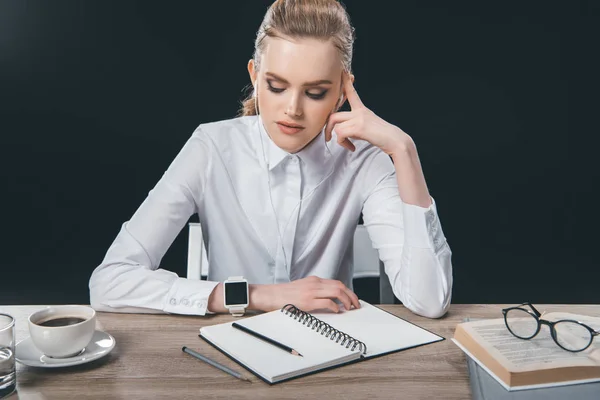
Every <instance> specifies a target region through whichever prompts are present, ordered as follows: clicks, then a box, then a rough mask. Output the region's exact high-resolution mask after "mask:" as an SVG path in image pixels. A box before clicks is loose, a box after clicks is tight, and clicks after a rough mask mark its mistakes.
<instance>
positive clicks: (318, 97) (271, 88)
mask: <svg viewBox="0 0 600 400" xmlns="http://www.w3.org/2000/svg"><path fill="white" fill-rule="evenodd" d="M267 87H268V89H269V91H271V92H273V93H281V92H283V91H284V90H285V88H276V87H274V86H273V85H272V84H271V80H267ZM327 92H328V91H327V90H324V91H322V92H320V93H311V92H308V91H307V92H306V95H307V96H308V97H310V98H311V99H313V100H321V99H323V98H324V97H325V95H326V94H327Z"/></svg>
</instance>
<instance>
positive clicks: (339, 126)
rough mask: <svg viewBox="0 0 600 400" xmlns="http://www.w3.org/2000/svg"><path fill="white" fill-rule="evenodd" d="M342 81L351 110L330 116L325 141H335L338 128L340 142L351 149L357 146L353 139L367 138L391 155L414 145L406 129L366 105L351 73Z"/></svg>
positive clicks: (346, 74) (345, 75)
mask: <svg viewBox="0 0 600 400" xmlns="http://www.w3.org/2000/svg"><path fill="white" fill-rule="evenodd" d="M342 84H343V90H344V94H345V96H346V98H347V99H348V103H350V108H351V111H340V112H336V113H333V114H331V115H330V116H329V119H328V120H327V127H326V128H325V140H327V141H328V142H329V141H330V140H331V131H332V130H333V129H334V128H335V133H336V135H337V142H338V143H339V144H340V145H341V146H343V147H345V148H347V149H348V150H350V151H354V150H355V149H356V148H355V146H354V144H353V143H352V142H351V141H350V140H349V139H361V140H366V141H367V142H369V143H371V144H372V145H373V146H377V147H379V148H380V149H381V150H382V151H384V152H385V153H386V154H389V155H391V156H393V155H394V153H396V152H398V151H403V150H405V149H406V148H408V147H410V146H414V142H413V141H412V138H411V137H410V136H408V135H407V134H406V133H405V132H404V131H402V129H400V128H398V127H397V126H394V125H392V124H390V123H389V122H386V121H384V120H383V119H382V118H380V117H378V116H377V115H376V114H375V113H374V112H373V111H371V110H369V109H368V108H367V107H366V106H365V105H364V104H363V102H362V101H361V100H360V97H358V93H357V92H356V89H354V85H353V84H352V80H351V78H350V76H349V74H348V73H347V72H345V73H344V75H343V83H342Z"/></svg>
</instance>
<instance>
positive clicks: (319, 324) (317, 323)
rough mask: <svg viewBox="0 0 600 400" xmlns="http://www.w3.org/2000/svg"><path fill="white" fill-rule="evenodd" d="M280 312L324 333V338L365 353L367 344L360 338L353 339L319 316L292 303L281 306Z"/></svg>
mask: <svg viewBox="0 0 600 400" xmlns="http://www.w3.org/2000/svg"><path fill="white" fill-rule="evenodd" d="M281 312H282V313H285V314H286V315H288V316H290V317H293V318H294V319H295V320H298V322H300V323H302V325H305V326H307V327H308V328H311V329H312V330H314V331H317V332H318V333H320V334H321V335H325V337H326V338H329V339H331V340H335V342H336V343H339V344H340V345H341V346H344V345H346V348H350V346H352V349H351V350H354V349H356V348H357V347H358V348H359V349H360V350H361V352H362V354H365V353H366V352H367V345H366V344H364V343H363V342H361V341H360V340H358V339H355V338H353V337H352V336H350V335H348V334H346V333H344V332H342V331H339V330H337V329H335V328H334V327H332V326H331V325H329V324H328V323H326V322H324V321H322V320H320V319H319V318H317V317H315V316H314V315H312V314H310V313H308V312H306V311H302V310H301V309H299V308H298V307H296V306H295V305H293V304H287V305H285V306H283V307H282V308H281Z"/></svg>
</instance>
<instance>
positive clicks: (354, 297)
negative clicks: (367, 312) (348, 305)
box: [346, 288, 360, 308]
mask: <svg viewBox="0 0 600 400" xmlns="http://www.w3.org/2000/svg"><path fill="white" fill-rule="evenodd" d="M346 293H348V296H349V297H350V300H351V301H352V305H353V306H354V308H360V301H359V300H358V296H357V295H356V293H354V292H353V291H352V290H350V288H346Z"/></svg>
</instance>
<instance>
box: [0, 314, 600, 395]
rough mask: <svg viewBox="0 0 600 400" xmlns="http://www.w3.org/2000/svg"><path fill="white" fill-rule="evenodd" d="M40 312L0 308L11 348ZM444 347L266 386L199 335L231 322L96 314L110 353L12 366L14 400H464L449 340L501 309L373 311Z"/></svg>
mask: <svg viewBox="0 0 600 400" xmlns="http://www.w3.org/2000/svg"><path fill="white" fill-rule="evenodd" d="M42 307H44V306H0V312H3V313H8V314H11V315H12V316H14V317H15V318H16V320H17V322H16V335H17V342H18V341H20V340H22V339H24V338H26V337H27V336H28V328H27V317H28V316H29V314H31V313H32V312H33V311H35V310H38V309H40V308H42ZM379 307H381V308H383V309H384V310H387V311H389V312H391V313H393V314H396V315H398V316H400V317H402V318H405V319H406V320H408V321H411V322H413V323H415V324H417V325H419V326H422V327H424V328H426V329H429V330H431V331H433V332H435V333H437V334H439V335H441V336H444V337H445V338H446V339H447V340H444V341H442V342H438V343H433V344H430V345H426V346H421V347H418V348H414V349H410V350H406V351H402V352H398V353H394V354H390V355H386V356H383V357H379V358H375V359H372V360H369V361H366V362H362V363H357V364H351V365H347V366H344V367H341V368H336V369H332V370H329V371H324V372H321V373H318V374H313V375H310V376H306V377H302V378H298V379H295V380H291V381H288V382H284V383H280V384H276V385H268V384H267V383H264V382H263V381H262V380H260V379H258V378H257V377H256V376H253V375H251V374H250V373H249V372H248V371H246V370H244V369H243V368H242V367H241V366H239V365H238V364H236V363H235V362H233V361H232V360H230V359H229V358H227V357H226V356H225V355H223V354H221V353H220V352H219V351H217V350H216V349H214V348H213V347H211V346H210V345H208V344H207V343H206V342H204V341H203V340H201V339H200V338H199V337H198V333H199V332H198V330H199V328H200V327H202V326H204V325H212V324H217V323H222V322H227V321H230V320H231V319H232V317H230V316H227V315H212V316H208V317H193V316H182V315H155V314H154V315H148V314H117V313H98V315H97V318H98V327H97V328H98V329H101V330H104V331H106V332H109V333H110V334H112V335H113V336H114V337H115V339H116V341H117V344H116V347H115V349H114V350H113V351H112V352H111V353H110V354H109V355H108V356H105V357H104V358H101V359H99V360H96V361H93V362H91V363H88V364H83V365H80V366H74V367H68V368H56V369H54V368H52V369H50V368H48V369H46V368H33V367H28V366H25V365H21V364H18V366H17V382H18V384H17V392H16V393H15V394H13V395H11V396H9V397H8V398H9V399H11V400H14V399H35V400H43V399H66V400H67V399H151V398H174V399H198V398H204V399H205V398H211V399H212V398H227V399H229V398H252V399H256V398H261V399H262V398H273V399H298V398H302V399H319V398H344V399H351V398H357V399H365V398H368V399H375V398H387V399H389V398H402V399H446V400H449V399H469V398H470V397H471V394H470V389H469V381H468V375H467V367H466V362H465V358H464V355H463V353H462V352H461V351H460V350H459V349H458V347H456V345H455V344H454V343H453V342H452V341H451V340H450V339H451V338H452V335H453V333H454V327H455V326H456V324H457V323H459V322H461V321H462V320H463V318H465V317H471V318H498V317H500V316H501V313H500V309H501V308H503V307H505V305H476V304H473V305H452V307H451V308H450V311H449V312H448V314H447V315H446V316H445V317H444V318H441V319H428V318H423V317H419V316H417V315H415V314H413V313H411V312H410V311H408V310H407V309H406V308H405V307H404V306H401V305H381V306H379ZM537 308H538V309H539V310H540V311H542V310H547V311H560V310H563V311H571V312H576V313H581V314H587V315H593V316H600V306H599V305H578V306H575V305H539V307H537ZM184 345H185V346H188V347H190V348H192V349H195V350H197V351H199V352H201V353H203V354H206V355H208V356H209V357H211V358H213V359H214V360H216V361H218V362H220V363H222V364H225V365H227V366H229V367H231V368H233V369H235V370H237V371H243V372H244V373H245V374H246V376H249V377H250V378H251V380H252V383H247V382H243V381H239V380H237V379H235V378H233V377H231V376H229V375H227V374H225V373H223V372H221V371H220V370H218V369H216V368H213V367H211V366H209V365H207V364H205V363H203V362H201V361H199V360H196V359H194V358H192V357H190V356H189V355H187V354H185V353H183V352H182V351H181V347H182V346H184Z"/></svg>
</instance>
